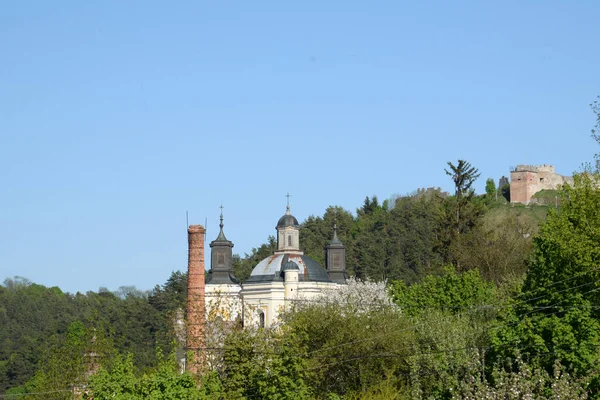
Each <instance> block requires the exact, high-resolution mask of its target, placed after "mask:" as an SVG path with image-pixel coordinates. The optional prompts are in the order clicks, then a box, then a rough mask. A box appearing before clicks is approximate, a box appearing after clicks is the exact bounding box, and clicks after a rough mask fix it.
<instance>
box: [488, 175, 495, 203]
mask: <svg viewBox="0 0 600 400" xmlns="http://www.w3.org/2000/svg"><path fill="white" fill-rule="evenodd" d="M496 194H497V192H496V183H495V182H494V179H492V178H488V179H486V181H485V197H486V199H487V200H488V201H492V200H495V198H496Z"/></svg>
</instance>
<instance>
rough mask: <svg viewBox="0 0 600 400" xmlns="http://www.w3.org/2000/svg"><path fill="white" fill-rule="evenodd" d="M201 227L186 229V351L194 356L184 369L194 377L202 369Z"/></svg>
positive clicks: (203, 316)
mask: <svg viewBox="0 0 600 400" xmlns="http://www.w3.org/2000/svg"><path fill="white" fill-rule="evenodd" d="M205 232H206V230H205V229H204V227H203V226H202V225H190V227H189V228H188V298H187V346H186V347H187V351H191V352H192V353H193V355H194V358H193V360H187V363H186V369H187V370H188V371H189V372H191V373H192V374H194V375H196V374H198V373H201V372H203V369H204V345H205V334H206V329H205V325H206V316H205V306H204V233H205Z"/></svg>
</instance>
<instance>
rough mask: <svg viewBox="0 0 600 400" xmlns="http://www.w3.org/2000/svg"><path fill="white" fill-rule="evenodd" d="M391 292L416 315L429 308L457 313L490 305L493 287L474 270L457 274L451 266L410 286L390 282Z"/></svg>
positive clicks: (394, 297)
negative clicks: (439, 273) (440, 273)
mask: <svg viewBox="0 0 600 400" xmlns="http://www.w3.org/2000/svg"><path fill="white" fill-rule="evenodd" d="M391 294H392V296H393V299H394V302H395V303H396V304H397V305H398V306H399V307H400V308H401V309H402V310H403V312H405V313H407V314H409V315H411V316H416V315H419V314H421V313H422V312H423V311H424V310H427V309H430V308H438V309H441V310H445V311H449V312H451V313H454V314H456V313H460V312H464V311H465V310H468V309H470V308H475V307H480V306H482V305H491V304H492V303H493V301H494V298H495V297H496V290H495V286H494V284H493V283H490V282H487V281H485V280H483V279H482V278H481V275H480V274H479V271H477V270H471V271H467V272H464V273H461V274H458V273H456V272H455V270H454V269H453V268H452V267H447V268H446V269H445V272H444V274H443V275H439V276H434V275H429V276H427V277H425V278H423V280H421V282H419V283H418V284H414V285H411V286H407V285H406V283H405V282H403V281H395V282H392V285H391Z"/></svg>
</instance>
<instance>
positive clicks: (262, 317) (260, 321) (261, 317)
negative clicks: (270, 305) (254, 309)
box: [258, 311, 265, 328]
mask: <svg viewBox="0 0 600 400" xmlns="http://www.w3.org/2000/svg"><path fill="white" fill-rule="evenodd" d="M258 326H260V327H261V328H264V327H265V313H264V311H261V312H260V313H259V314H258Z"/></svg>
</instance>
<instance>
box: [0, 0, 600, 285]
mask: <svg viewBox="0 0 600 400" xmlns="http://www.w3.org/2000/svg"><path fill="white" fill-rule="evenodd" d="M599 14H600V3H598V2H593V1H589V2H584V1H577V2H557V1H556V2H555V1H543V2H540V1H503V2H499V1H498V2H480V1H472V2H461V1H456V2H447V1H440V2H398V1H389V2H384V1H375V2H367V1H361V2H358V1H327V2H323V1H301V2H281V1H264V2H260V1H259V2H242V1H239V2H235V1H221V2H214V1H210V2H207V1H179V2H169V3H168V2H154V1H127V2H121V1H119V2H117V1H105V2H81V1H52V2H49V1H6V2H3V3H2V5H1V6H0V183H1V184H0V278H4V277H11V276H14V275H20V276H24V277H27V278H28V279H30V280H32V281H34V282H37V283H40V284H44V285H47V286H59V287H61V288H62V289H63V290H66V291H70V292H76V291H82V292H84V291H87V290H97V289H98V288H99V287H100V286H105V287H108V288H109V289H111V290H114V289H117V288H118V287H119V286H123V285H135V286H137V287H138V288H140V289H150V288H152V287H153V286H154V285H156V284H162V283H164V282H165V280H166V279H167V278H168V276H169V275H170V273H171V271H173V270H185V268H186V257H187V251H186V246H187V241H186V230H185V228H186V227H185V224H186V221H185V212H186V210H187V211H189V215H190V223H201V224H203V223H204V221H205V218H207V220H208V227H207V228H208V240H209V241H210V240H212V239H214V237H216V235H217V229H218V226H217V225H218V216H219V205H220V204H221V203H223V205H224V207H225V209H224V214H225V229H226V234H227V237H228V238H229V239H230V240H232V241H233V242H234V243H235V247H234V251H235V252H238V253H242V254H243V253H244V252H248V251H250V249H251V248H252V247H256V246H259V245H260V244H261V243H263V242H264V241H265V240H266V238H267V236H268V235H270V234H273V233H274V226H275V223H276V222H277V219H278V218H279V217H280V216H281V215H282V214H283V213H284V211H285V200H286V199H285V193H286V192H288V191H289V192H290V193H291V194H292V198H291V205H292V212H293V214H294V215H295V216H296V217H298V219H299V220H304V219H305V218H306V217H308V216H309V215H311V214H313V215H321V214H322V213H323V212H324V210H325V209H326V207H327V206H329V205H340V206H343V207H344V208H346V209H348V210H351V211H355V209H356V207H358V206H359V205H360V204H361V203H362V201H363V200H364V198H365V196H367V195H369V196H370V195H377V196H378V197H379V198H380V199H385V198H388V197H390V196H391V195H393V194H395V193H400V194H404V193H408V192H412V191H413V190H415V189H417V188H419V187H429V186H440V187H442V188H443V189H445V190H451V189H452V182H451V181H450V180H449V178H448V177H447V176H446V175H445V174H444V167H445V166H446V162H447V161H454V162H455V161H456V160H457V159H459V158H462V159H466V160H468V161H470V162H471V163H472V164H473V165H474V166H475V167H477V168H479V170H480V172H481V178H480V180H479V181H478V182H477V190H478V191H479V192H481V191H483V187H484V184H485V178H488V177H493V178H494V179H496V180H497V179H498V178H500V177H501V176H502V175H508V174H509V168H510V166H512V165H516V164H523V163H527V164H542V163H547V164H554V165H556V168H557V172H559V173H563V174H570V173H571V172H573V171H574V170H577V169H578V168H579V167H580V165H581V163H582V162H585V161H589V160H591V159H592V157H593V154H594V153H595V152H596V151H597V145H596V144H595V143H594V142H593V141H592V139H591V138H590V136H589V133H590V129H591V127H592V126H593V124H594V116H593V114H592V113H591V111H590V109H589V106H588V105H589V103H591V102H592V101H593V100H594V99H595V98H596V96H597V95H598V94H600V86H599V83H600V82H599V81H600V78H599V74H598V72H597V69H598V65H600V53H599V52H598V51H597V50H598V43H597V41H598V39H597V16H598V15H599Z"/></svg>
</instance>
